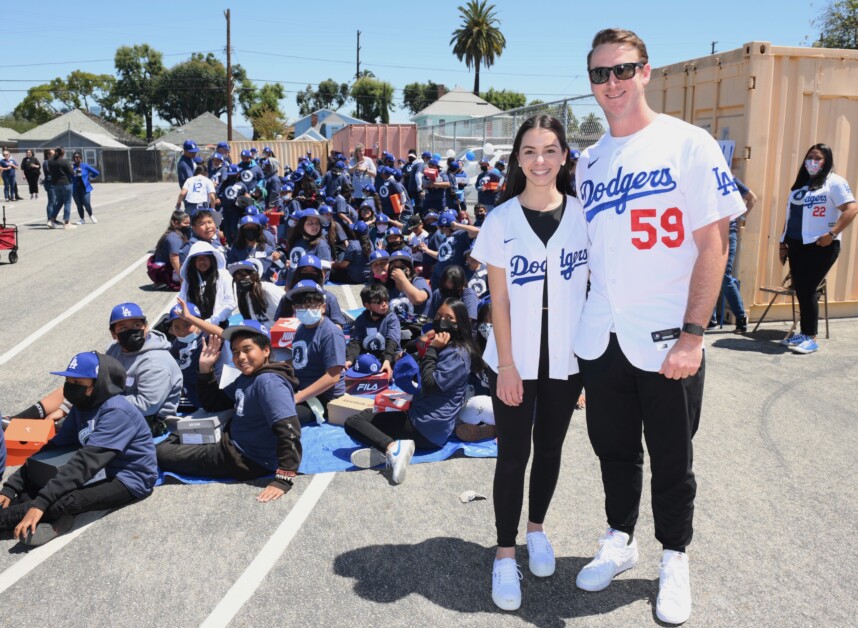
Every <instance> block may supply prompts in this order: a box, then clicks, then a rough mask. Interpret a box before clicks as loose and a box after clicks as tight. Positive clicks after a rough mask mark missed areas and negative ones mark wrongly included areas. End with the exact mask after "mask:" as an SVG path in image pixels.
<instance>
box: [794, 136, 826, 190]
mask: <svg viewBox="0 0 858 628" xmlns="http://www.w3.org/2000/svg"><path fill="white" fill-rule="evenodd" d="M814 149H816V150H818V151H819V152H820V153H822V156H823V158H824V160H825V161H824V163H823V164H822V168H821V169H820V171H819V172H817V173H816V176H815V177H811V176H810V174H809V173H808V172H807V169H806V168H805V167H804V162H805V161H807V159H808V155H810V151H812V150H814ZM832 170H834V153H833V152H832V151H831V147H830V146H829V145H828V144H814V145H813V146H811V147H810V148H808V149H807V152H806V153H805V154H804V159H802V160H801V165H800V166H799V167H798V174H797V175H796V177H795V182H794V183H793V184H792V187H791V188H790V191H792V190H798V189H799V188H803V187H804V186H805V185H806V186H807V189H808V190H818V189H819V188H821V187H822V184H823V183H825V180H826V179H827V178H828V175H829V174H831V171H832Z"/></svg>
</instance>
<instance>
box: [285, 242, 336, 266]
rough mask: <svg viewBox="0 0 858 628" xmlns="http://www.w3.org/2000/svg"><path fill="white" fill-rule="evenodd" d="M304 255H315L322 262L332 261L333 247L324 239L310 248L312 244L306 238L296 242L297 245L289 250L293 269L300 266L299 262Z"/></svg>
mask: <svg viewBox="0 0 858 628" xmlns="http://www.w3.org/2000/svg"><path fill="white" fill-rule="evenodd" d="M304 255H315V256H316V257H318V258H319V259H320V260H325V261H328V262H330V261H331V246H330V245H329V244H328V243H327V242H326V241H325V239H324V238H319V239H318V240H317V241H316V244H315V246H310V243H309V242H308V241H307V240H305V239H304V238H298V239H297V240H295V245H294V246H293V247H292V248H291V249H289V261H290V262H291V263H292V268H296V267H297V266H298V262H300V261H301V258H302V257H303V256H304Z"/></svg>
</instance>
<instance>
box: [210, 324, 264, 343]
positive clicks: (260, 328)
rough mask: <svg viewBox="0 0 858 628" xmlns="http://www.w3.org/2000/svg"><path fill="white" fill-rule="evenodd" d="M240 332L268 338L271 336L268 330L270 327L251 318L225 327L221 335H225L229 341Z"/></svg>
mask: <svg viewBox="0 0 858 628" xmlns="http://www.w3.org/2000/svg"><path fill="white" fill-rule="evenodd" d="M239 332H244V333H251V334H256V335H259V336H265V337H266V338H268V339H270V338H271V334H270V333H269V332H268V328H267V327H266V326H265V325H263V324H262V323H260V322H259V321H256V320H249V319H246V318H245V319H244V320H243V321H241V323H239V324H238V325H230V326H229V327H227V328H226V329H224V330H223V332H222V334H221V335H222V336H223V339H224V340H226V341H227V342H229V341H230V340H232V337H233V336H234V335H235V334H237V333H239Z"/></svg>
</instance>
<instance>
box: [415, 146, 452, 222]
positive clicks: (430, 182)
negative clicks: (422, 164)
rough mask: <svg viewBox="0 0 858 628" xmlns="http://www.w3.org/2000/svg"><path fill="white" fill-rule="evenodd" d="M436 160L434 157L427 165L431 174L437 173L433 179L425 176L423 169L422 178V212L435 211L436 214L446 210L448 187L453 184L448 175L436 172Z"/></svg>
mask: <svg viewBox="0 0 858 628" xmlns="http://www.w3.org/2000/svg"><path fill="white" fill-rule="evenodd" d="M438 164H439V162H438V160H437V159H435V158H434V157H433V158H432V159H430V160H429V163H428V164H427V165H428V167H429V169H430V170H432V171H433V172H437V174H436V175H435V177H434V179H433V178H432V177H429V176H426V170H425V169H424V171H423V172H424V176H423V190H424V195H423V212H424V213H425V212H428V211H436V212H438V213H440V212H442V211H444V210H445V209H447V207H448V204H447V201H448V198H449V193H450V187H451V186H452V185H454V184H453V182H452V179H451V178H450V175H449V174H447V173H446V172H441V171H439V170H438Z"/></svg>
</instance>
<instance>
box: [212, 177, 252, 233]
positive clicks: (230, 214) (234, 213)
mask: <svg viewBox="0 0 858 628" xmlns="http://www.w3.org/2000/svg"><path fill="white" fill-rule="evenodd" d="M238 173H239V170H238V166H236V165H235V164H233V165H230V166H228V167H227V168H226V170H225V174H226V177H225V178H224V179H223V181H221V182H220V185H219V186H218V188H217V197H218V200H219V201H220V210H221V212H222V213H223V223H222V224H221V227H222V228H223V233H224V235H225V236H226V241H227V242H230V243H231V242H232V241H233V240H235V234H236V231H238V221H239V220H241V216H242V213H243V212H242V210H241V209H240V208H239V207H238V206H237V205H236V201H238V199H239V198H241V197H242V196H244V195H246V194H247V193H248V192H249V191H250V190H249V188H248V187H247V186H246V185H245V184H244V182H243V181H242V180H241V179H239V178H238Z"/></svg>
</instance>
